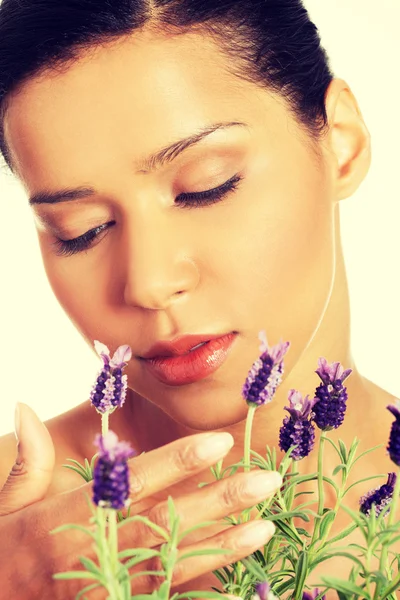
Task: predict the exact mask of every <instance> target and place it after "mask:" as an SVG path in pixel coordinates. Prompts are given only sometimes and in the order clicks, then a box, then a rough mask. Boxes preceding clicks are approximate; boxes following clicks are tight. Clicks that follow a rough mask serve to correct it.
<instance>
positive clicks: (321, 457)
mask: <svg viewBox="0 0 400 600" xmlns="http://www.w3.org/2000/svg"><path fill="white" fill-rule="evenodd" d="M325 437H326V432H325V431H322V432H321V437H320V439H319V449H318V515H319V517H322V515H323V512H324V500H325V495H324V480H323V477H324V473H323V468H324V442H325ZM320 522H321V519H320V518H319V519H318V520H316V521H315V525H314V531H313V535H312V538H311V544H310V545H311V546H312V545H313V544H314V542H315V541H316V539H317V537H318V533H319V525H320Z"/></svg>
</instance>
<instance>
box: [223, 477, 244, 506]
mask: <svg viewBox="0 0 400 600" xmlns="http://www.w3.org/2000/svg"><path fill="white" fill-rule="evenodd" d="M249 497H250V494H249V491H248V488H247V486H246V482H245V480H244V478H243V477H237V478H235V479H233V478H232V479H230V478H229V479H227V483H226V486H225V488H224V490H223V494H222V500H223V502H224V504H225V506H226V507H227V508H233V507H235V506H236V505H237V504H239V503H242V502H243V501H247V500H249Z"/></svg>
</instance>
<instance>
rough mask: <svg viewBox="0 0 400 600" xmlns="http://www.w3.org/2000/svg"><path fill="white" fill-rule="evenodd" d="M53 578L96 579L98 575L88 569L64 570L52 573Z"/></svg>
mask: <svg viewBox="0 0 400 600" xmlns="http://www.w3.org/2000/svg"><path fill="white" fill-rule="evenodd" d="M53 579H96V581H98V577H97V576H96V575H94V574H93V573H89V571H66V572H65V573H54V575H53Z"/></svg>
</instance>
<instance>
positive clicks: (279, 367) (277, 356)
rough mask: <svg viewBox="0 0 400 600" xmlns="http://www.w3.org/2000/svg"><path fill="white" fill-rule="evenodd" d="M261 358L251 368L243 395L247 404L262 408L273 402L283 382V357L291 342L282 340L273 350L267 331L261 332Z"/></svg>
mask: <svg viewBox="0 0 400 600" xmlns="http://www.w3.org/2000/svg"><path fill="white" fill-rule="evenodd" d="M259 339H260V340H261V345H260V351H261V353H262V354H261V356H260V357H259V358H258V359H257V360H256V361H255V363H254V364H253V366H252V367H251V369H250V371H249V373H248V375H247V378H246V381H245V384H244V386H243V389H242V394H243V397H244V399H245V400H246V402H247V404H250V405H256V406H262V405H263V404H267V403H268V402H271V400H272V398H273V396H274V394H275V391H276V388H277V387H278V386H279V384H280V383H281V381H282V373H283V357H284V355H285V354H286V352H287V350H288V348H289V345H290V344H289V342H285V343H283V342H282V340H281V341H280V342H279V343H278V344H277V345H276V346H272V347H271V348H270V347H269V346H268V342H267V337H266V334H265V331H260V333H259Z"/></svg>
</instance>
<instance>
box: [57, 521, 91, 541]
mask: <svg viewBox="0 0 400 600" xmlns="http://www.w3.org/2000/svg"><path fill="white" fill-rule="evenodd" d="M70 529H76V530H78V531H82V532H83V533H86V534H87V535H89V536H90V537H91V538H92V539H93V540H95V541H96V535H95V534H94V533H93V532H92V531H90V530H89V529H87V528H86V527H83V525H75V524H73V523H70V524H66V525H60V526H59V527H56V528H55V529H52V530H51V531H50V532H49V533H51V534H55V533H61V532H62V531H69V530H70Z"/></svg>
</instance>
